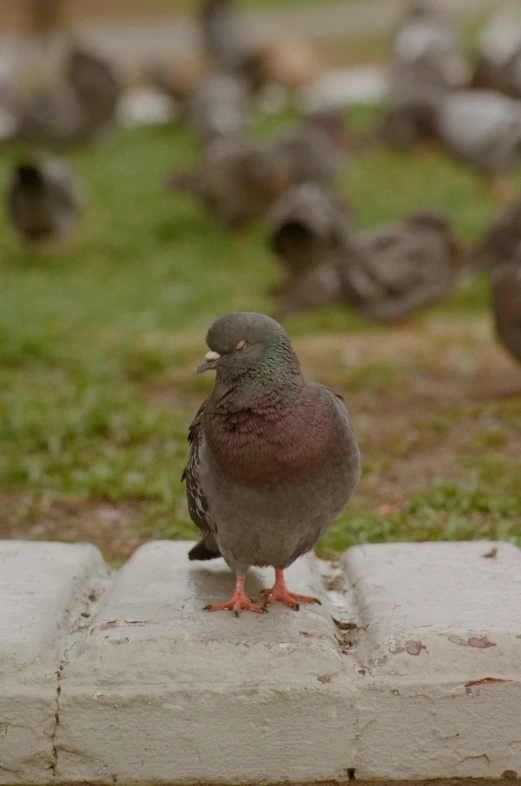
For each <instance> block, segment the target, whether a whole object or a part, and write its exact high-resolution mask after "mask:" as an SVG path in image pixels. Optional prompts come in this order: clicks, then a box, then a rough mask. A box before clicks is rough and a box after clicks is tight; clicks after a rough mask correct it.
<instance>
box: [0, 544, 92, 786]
mask: <svg viewBox="0 0 521 786" xmlns="http://www.w3.org/2000/svg"><path fill="white" fill-rule="evenodd" d="M106 572H107V568H106V566H105V564H104V562H103V560H102V558H101V554H100V553H99V551H98V550H97V549H96V548H95V547H94V546H90V545H86V544H83V545H66V544H61V543H28V542H22V541H0V784H10V783H24V784H28V783H47V782H51V781H53V780H54V764H55V751H54V734H55V731H56V725H57V712H58V698H59V695H58V687H59V679H58V673H59V669H60V662H61V660H62V658H63V655H64V652H65V648H66V645H67V641H68V639H69V637H70V635H71V632H72V631H73V629H74V627H75V626H76V624H77V620H78V617H79V616H80V614H81V611H82V610H84V609H86V608H87V606H88V603H89V601H88V597H87V595H88V593H89V592H90V591H92V589H94V588H95V587H96V586H97V585H98V584H99V582H100V580H101V579H102V577H104V576H106Z"/></svg>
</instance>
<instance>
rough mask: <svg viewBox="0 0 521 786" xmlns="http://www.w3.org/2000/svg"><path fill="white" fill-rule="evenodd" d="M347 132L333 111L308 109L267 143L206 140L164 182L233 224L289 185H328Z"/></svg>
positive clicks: (256, 213) (266, 204) (261, 209)
mask: <svg viewBox="0 0 521 786" xmlns="http://www.w3.org/2000/svg"><path fill="white" fill-rule="evenodd" d="M346 146H347V140H346V134H345V131H344V128H343V122H342V119H341V117H340V116H338V115H337V114H336V113H330V112H320V113H313V114H312V115H309V116H308V117H306V118H304V120H303V121H302V123H300V124H299V125H297V126H296V127H295V128H292V129H290V130H289V131H287V132H286V133H285V134H284V135H283V136H282V137H279V138H278V139H275V140H273V141H269V142H267V143H258V142H250V141H249V140H246V139H242V138H236V137H223V138H220V139H217V140H214V141H213V142H211V143H210V144H209V145H208V146H207V147H206V148H205V149H204V150H203V151H202V154H201V157H200V159H199V161H198V162H197V163H196V165H195V167H194V168H193V169H192V170H189V171H185V172H178V173H176V174H174V175H173V176H171V177H170V178H169V180H168V181H167V185H168V186H169V187H170V188H172V189H174V190H181V191H185V192H187V193H189V194H191V195H192V196H195V197H196V198H197V199H199V200H200V201H201V202H202V203H203V204H204V205H205V207H206V208H207V210H208V211H209V212H210V213H211V214H212V215H213V216H214V217H215V218H216V219H217V220H218V221H220V222H221V223H222V224H225V225H226V226H229V227H237V226H240V225H241V224H243V223H244V222H245V221H247V220H249V219H252V218H255V217H257V216H262V215H264V214H265V213H266V212H267V211H268V210H269V209H270V207H271V206H272V205H273V204H274V202H275V201H276V200H277V199H278V198H279V197H280V196H281V195H282V194H283V193H284V192H285V191H287V189H288V188H290V187H291V186H292V185H295V184H297V183H303V182H306V181H308V180H313V181H316V182H319V183H326V184H327V183H329V182H330V181H331V180H333V179H334V178H335V177H336V176H337V175H338V171H339V167H340V166H341V164H342V163H343V161H344V158H345V155H346Z"/></svg>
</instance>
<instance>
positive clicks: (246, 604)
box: [204, 576, 265, 617]
mask: <svg viewBox="0 0 521 786" xmlns="http://www.w3.org/2000/svg"><path fill="white" fill-rule="evenodd" d="M243 609H246V611H256V612H257V613H259V614H263V612H264V611H265V609H263V608H261V607H260V606H257V605H256V604H255V603H253V601H251V600H250V599H249V597H248V596H247V595H246V593H245V592H244V579H243V578H242V576H239V577H238V578H237V584H236V585H235V592H234V593H233V595H232V597H231V599H230V600H229V601H228V602H227V603H210V604H209V605H208V606H205V607H204V610H205V611H231V612H232V613H233V616H234V617H238V616H239V614H240V613H241V611H242V610H243Z"/></svg>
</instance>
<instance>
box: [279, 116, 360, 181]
mask: <svg viewBox="0 0 521 786" xmlns="http://www.w3.org/2000/svg"><path fill="white" fill-rule="evenodd" d="M272 144H273V145H274V148H275V149H276V150H277V151H278V152H280V153H281V154H282V155H283V156H284V158H285V159H286V160H287V161H288V164H289V165H290V166H291V170H292V183H305V182H307V181H310V180H312V181H314V182H316V183H322V184H323V185H331V184H332V183H334V182H335V180H336V179H337V178H338V175H339V174H340V172H341V170H342V169H343V167H344V165H345V163H346V160H347V157H348V155H349V150H350V143H349V137H348V133H347V131H346V128H345V124H344V118H343V117H342V114H341V112H339V111H336V110H332V109H329V110H325V109H322V110H316V111H314V112H310V113H309V114H308V115H306V116H305V117H304V118H303V119H302V120H301V121H300V122H299V123H297V124H296V125H295V126H294V127H293V128H290V129H288V131H286V132H285V133H284V134H283V135H282V136H281V137H280V138H279V139H278V140H276V141H275V142H274V143H272Z"/></svg>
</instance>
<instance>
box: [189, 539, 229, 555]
mask: <svg viewBox="0 0 521 786" xmlns="http://www.w3.org/2000/svg"><path fill="white" fill-rule="evenodd" d="M220 556H221V552H220V551H219V546H218V545H217V543H216V542H215V539H214V537H213V535H206V536H205V537H204V538H202V539H201V540H198V541H197V543H196V544H195V546H194V547H193V549H190V551H189V552H188V559H189V560H195V559H200V560H208V559H217V557H220Z"/></svg>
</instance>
